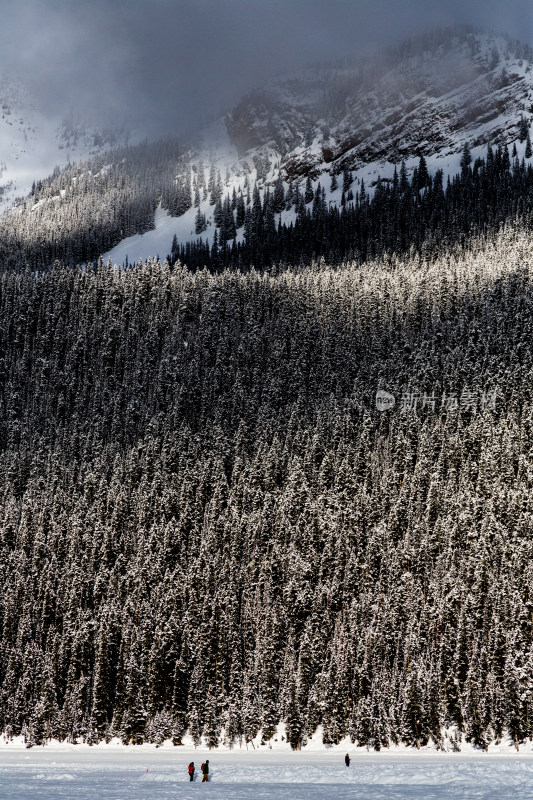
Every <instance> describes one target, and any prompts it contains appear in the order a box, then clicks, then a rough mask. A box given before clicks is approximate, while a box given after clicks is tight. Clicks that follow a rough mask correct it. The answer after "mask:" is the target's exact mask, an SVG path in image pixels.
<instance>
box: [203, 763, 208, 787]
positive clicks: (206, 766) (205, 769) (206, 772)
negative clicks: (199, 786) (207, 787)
mask: <svg viewBox="0 0 533 800" xmlns="http://www.w3.org/2000/svg"><path fill="white" fill-rule="evenodd" d="M202 772H203V774H204V777H203V778H202V783H207V782H208V780H209V759H207V760H206V762H205V764H202Z"/></svg>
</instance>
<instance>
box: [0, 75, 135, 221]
mask: <svg viewBox="0 0 533 800" xmlns="http://www.w3.org/2000/svg"><path fill="white" fill-rule="evenodd" d="M124 140H125V136H124V134H123V133H122V132H120V131H112V130H108V131H100V130H97V129H96V128H94V127H93V126H91V125H89V124H87V123H86V121H84V120H83V118H82V117H81V116H78V117H76V116H74V115H72V114H71V115H69V116H68V117H65V118H60V117H57V116H55V115H53V114H50V113H48V112H46V110H43V109H41V108H39V107H38V105H37V104H36V102H35V101H34V100H33V99H32V98H31V97H30V96H29V94H28V93H27V92H26V91H25V90H24V89H23V88H22V87H20V86H19V85H17V83H16V82H15V81H13V80H12V79H10V78H8V77H6V76H5V75H0V209H2V208H6V207H8V206H9V205H11V204H12V203H13V201H14V200H15V198H17V197H22V196H24V195H27V194H28V192H29V191H30V189H31V186H32V183H33V182H34V181H38V180H40V179H42V178H45V177H46V176H47V175H50V173H51V172H52V171H53V170H54V168H55V167H62V166H64V165H65V164H67V163H68V162H69V161H78V160H81V159H86V158H88V157H89V156H91V155H96V154H97V153H101V152H103V151H105V150H108V149H109V148H110V147H112V146H113V145H115V144H118V143H121V142H123V141H124Z"/></svg>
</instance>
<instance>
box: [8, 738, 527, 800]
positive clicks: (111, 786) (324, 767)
mask: <svg viewBox="0 0 533 800" xmlns="http://www.w3.org/2000/svg"><path fill="white" fill-rule="evenodd" d="M345 750H346V748H344V747H343V746H342V745H339V747H335V748H331V749H329V750H325V749H322V750H321V751H318V750H310V751H309V752H305V751H301V752H295V753H293V752H292V751H290V750H284V751H280V750H272V751H271V750H268V749H266V750H265V749H261V750H245V749H237V750H231V751H230V750H220V751H219V750H212V751H208V750H207V749H205V748H198V749H197V750H195V749H194V748H193V747H191V746H186V747H180V748H175V747H172V746H170V745H168V746H167V745H165V746H163V747H161V748H159V749H156V748H155V747H154V746H142V747H136V748H134V747H130V748H127V747H123V746H121V745H115V746H113V745H110V746H106V745H102V746H97V747H89V746H87V745H78V746H72V745H71V746H68V745H55V746H48V747H45V748H32V749H31V750H26V749H25V748H24V747H23V746H22V745H21V744H12V745H9V746H6V747H2V748H1V749H0V797H1V798H2V800H15V798H16V800H41V798H43V799H44V798H54V800H72V799H73V798H75V800H93V799H94V798H104V799H105V800H141V799H142V800H148V798H150V800H167V798H183V800H189V798H196V797H198V796H199V793H200V794H201V793H207V794H208V796H209V797H210V798H212V800H274V798H276V799H277V800H322V799H323V798H328V799H329V798H331V799H332V800H348V798H350V800H351V798H353V799H354V800H356V799H357V800H445V799H447V798H454V800H478V799H479V800H507V798H509V800H511V798H513V800H526V799H527V800H530V798H531V797H533V755H531V754H528V755H521V754H519V753H516V752H515V754H511V752H509V753H508V754H507V755H500V754H498V755H492V754H482V753H476V754H468V755H463V754H461V753H438V754H436V753H427V752H421V753H413V752H412V751H409V752H401V753H400V752H398V751H382V752H380V753H367V752H366V750H364V749H363V750H359V749H358V748H353V747H350V753H351V756H352V763H351V765H350V767H349V768H346V767H345V766H344V752H345ZM205 758H209V762H210V767H211V782H210V783H209V784H208V785H203V784H201V774H198V775H197V778H196V780H195V781H194V783H190V781H189V778H188V775H187V765H188V763H189V761H191V760H194V762H195V764H196V767H197V769H198V772H199V767H200V764H201V763H202V761H204V760H205Z"/></svg>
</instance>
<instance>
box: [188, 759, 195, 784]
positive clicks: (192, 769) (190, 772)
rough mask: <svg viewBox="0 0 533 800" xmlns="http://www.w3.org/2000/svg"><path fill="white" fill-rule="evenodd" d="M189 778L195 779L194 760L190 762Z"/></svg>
mask: <svg viewBox="0 0 533 800" xmlns="http://www.w3.org/2000/svg"><path fill="white" fill-rule="evenodd" d="M189 778H190V779H191V781H193V780H194V761H191V763H190V764H189Z"/></svg>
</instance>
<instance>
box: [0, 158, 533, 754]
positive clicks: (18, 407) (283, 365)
mask: <svg viewBox="0 0 533 800" xmlns="http://www.w3.org/2000/svg"><path fill="white" fill-rule="evenodd" d="M470 170H471V166H470V165H468V164H466V163H465V168H464V176H463V178H462V180H463V189H462V190H461V191H462V192H463V197H468V196H469V194H468V193H469V192H470V191H471V192H472V197H474V196H475V195H474V192H475V190H474V187H475V185H476V184H475V181H476V178H475V174H474V172H471V171H470ZM516 170H519V171H518V172H516ZM486 171H487V165H485V166H484V167H483V168H480V169H479V170H478V174H479V175H481V174H486ZM500 174H503V173H500ZM505 174H507V175H508V176H512V177H513V179H514V176H515V174H516V175H518V174H520V175H523V176H524V181H525V182H526V183H527V182H528V181H529V182H530V176H529V172H528V171H527V170H526V171H525V172H523V171H522V167H520V166H519V167H515V166H514V165H512V164H511V166H510V167H509V168H508V169H507V172H506V173H505ZM528 176H529V177H528ZM468 187H471V188H468ZM391 191H392V190H391V189H390V188H387V189H386V188H385V187H383V192H389V194H388V195H387V196H388V197H390V192H391ZM398 191H400V188H399V187H398ZM406 191H407V190H406ZM429 191H435V182H433V183H432V185H431V187H430V186H429V185H428V186H427V193H429ZM453 191H454V190H453V185H452V188H451V189H449V190H448V192H447V195H448V193H450V197H451V194H452V193H453ZM381 194H382V195H383V193H381ZM376 196H377V197H378V198H379V197H380V192H379V191H376V194H375V195H374V200H373V203H377V202H378V201H377V200H376ZM425 196H426V194H425V193H424V192H423V191H418V194H417V196H416V197H415V200H414V201H413V191H412V186H411V189H410V190H409V194H408V196H407V195H406V196H405V197H406V199H405V202H408V203H410V204H413V202H414V203H415V205H417V204H419V205H420V208H421V209H423V208H424V197H425ZM440 196H441V197H443V195H440ZM509 196H511V193H510V194H509ZM521 197H522V198H526V197H528V195H527V193H526V192H523V193H522V195H521ZM417 198H418V199H417ZM476 202H477V201H476ZM359 205H361V198H360V197H359ZM417 207H418V206H417ZM445 207H446V206H445ZM473 207H475V203H473ZM369 208H371V205H370V206H369ZM346 213H349V212H348V211H347V212H346ZM369 213H371V212H370V211H369ZM376 213H377V212H376ZM443 213H444V212H443ZM22 216H23V215H22ZM422 216H423V215H422V211H421V212H420V216H419V217H416V215H415V217H414V218H415V219H421V218H422ZM459 216H460V215H459V214H458V217H459ZM471 219H475V214H473V215H472V217H471ZM302 224H303V223H302ZM458 224H459V222H458ZM46 246H48V245H46ZM383 249H384V250H385V251H386V250H388V249H389V248H388V247H384V248H383ZM417 249H418V252H416V250H417ZM371 254H372V249H370V250H369V252H368V254H367V258H366V263H361V262H360V260H359V259H358V260H357V261H353V262H346V263H344V264H343V265H342V266H338V267H336V268H333V267H331V266H328V265H327V264H326V263H325V262H324V261H323V260H322V261H320V260H319V261H316V262H314V263H313V264H312V265H311V266H309V267H307V268H305V269H304V268H301V267H296V266H295V267H292V268H291V267H277V268H276V269H274V270H271V271H269V270H255V269H253V268H247V269H246V270H245V271H238V270H237V271H235V270H233V271H230V270H225V269H220V271H210V270H209V269H204V268H202V269H198V270H196V272H191V271H189V270H187V269H186V268H184V267H182V266H180V265H179V264H177V265H176V266H174V267H172V268H171V267H170V266H169V265H168V263H164V264H161V263H159V262H156V263H152V262H148V263H147V264H146V265H144V266H143V265H138V266H135V267H133V268H128V269H121V270H119V269H114V268H112V267H110V266H106V265H104V264H103V263H102V262H100V263H99V264H97V265H96V266H94V268H93V267H89V268H87V269H85V270H81V269H74V268H70V267H61V266H60V265H59V264H56V265H55V266H54V267H52V268H51V269H50V270H47V271H44V272H40V273H32V272H30V270H28V269H25V268H24V264H23V263H22V264H20V265H18V267H19V268H18V269H15V271H10V272H4V274H3V275H2V276H1V277H0V492H1V494H2V498H1V504H0V508H1V516H0V580H1V582H2V592H1V594H0V686H1V694H0V729H1V730H2V731H4V733H6V734H7V735H9V736H14V735H18V734H23V735H24V736H25V737H26V741H27V742H28V744H39V743H43V742H45V741H46V740H48V739H49V738H52V737H55V738H59V739H65V738H66V739H68V740H70V741H74V740H76V739H78V738H84V739H86V740H87V741H90V742H96V741H98V740H100V739H104V738H109V737H111V736H114V735H116V736H119V737H120V738H121V739H122V740H123V741H124V742H128V743H140V742H143V741H152V742H157V743H160V742H162V741H163V740H165V739H167V738H169V737H170V738H172V739H173V741H174V742H175V743H178V742H180V740H181V738H182V736H183V735H184V733H185V731H188V732H189V734H191V735H192V736H193V738H194V739H195V741H199V739H200V737H203V740H204V741H205V742H207V743H208V744H209V745H216V744H217V743H218V742H220V741H221V740H222V738H223V740H224V741H225V742H226V743H227V744H237V743H238V742H239V741H240V742H244V741H249V740H250V739H251V738H252V737H254V736H255V735H256V734H257V732H258V731H259V730H261V731H262V736H263V739H264V740H265V741H268V739H269V738H271V737H272V736H273V735H274V732H275V730H276V725H277V723H278V722H280V721H284V722H285V723H286V731H287V737H288V740H289V742H290V744H291V745H292V746H293V747H298V746H300V745H302V744H305V742H306V738H307V737H308V736H309V735H310V734H311V733H312V732H313V731H315V730H316V728H317V726H318V725H322V726H323V737H324V741H325V742H336V741H337V740H338V739H339V738H340V737H343V736H345V735H349V736H351V737H352V739H353V741H354V742H356V743H357V744H359V745H364V746H369V747H374V748H378V749H379V748H380V747H383V746H386V745H387V744H390V743H395V742H405V743H407V744H408V745H412V746H414V747H416V746H423V745H424V744H426V743H427V742H429V741H433V742H436V743H437V744H438V746H440V747H445V748H448V749H450V748H452V749H453V748H456V749H457V748H459V747H460V746H461V741H462V738H463V737H464V738H466V740H468V741H471V742H473V743H475V744H477V745H479V746H481V747H483V746H486V744H487V743H488V742H489V741H492V740H495V739H496V740H497V739H500V738H501V737H504V736H510V737H512V739H513V741H514V742H515V743H516V745H517V747H519V746H520V743H521V742H523V741H524V740H525V739H526V738H529V737H531V736H533V720H532V713H531V703H532V701H533V697H532V693H533V656H532V652H533V651H532V647H531V642H532V637H533V571H532V563H533V558H532V557H533V539H532V536H531V532H532V527H531V526H532V513H533V508H532V500H531V497H532V483H533V470H532V466H531V454H532V452H533V417H532V399H533V395H532V393H533V388H532V384H531V371H532V363H531V359H532V356H531V353H532V347H533V327H532V323H531V320H532V313H533V291H532V278H533V247H532V244H531V232H530V228H529V227H528V226H527V225H526V224H525V223H523V224H516V225H507V226H506V227H504V228H503V227H502V229H501V230H500V231H499V232H498V233H486V235H485V238H484V239H483V240H479V239H478V240H474V239H472V238H467V240H466V241H462V242H461V241H460V239H459V241H457V242H456V244H455V246H450V247H449V248H448V249H447V251H446V252H445V253H444V254H442V255H440V256H439V255H436V251H435V250H434V249H433V248H431V247H429V248H427V250H426V251H424V248H423V247H420V248H415V249H414V250H413V251H412V252H411V253H410V254H408V255H405V256H398V255H396V256H393V255H382V256H381V257H380V258H379V259H377V260H376V259H372V258H371ZM341 255H342V253H341V252H339V257H340V256H341ZM15 267H17V264H15ZM378 390H382V391H386V392H389V393H391V394H392V395H394V397H395V399H396V403H395V406H394V407H393V408H389V409H388V410H384V411H382V410H380V409H379V408H377V407H376V402H375V397H376V392H377V391H378Z"/></svg>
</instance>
